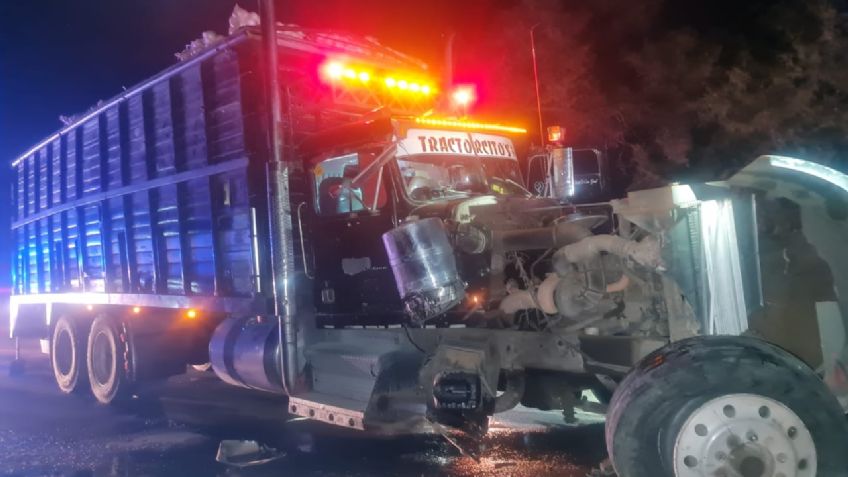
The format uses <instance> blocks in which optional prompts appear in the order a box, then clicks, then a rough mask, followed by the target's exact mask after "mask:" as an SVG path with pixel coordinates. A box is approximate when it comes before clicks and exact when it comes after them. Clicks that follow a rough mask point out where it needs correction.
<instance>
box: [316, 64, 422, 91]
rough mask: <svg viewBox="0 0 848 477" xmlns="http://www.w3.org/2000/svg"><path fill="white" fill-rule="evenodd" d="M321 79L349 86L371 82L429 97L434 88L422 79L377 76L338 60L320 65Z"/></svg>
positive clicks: (386, 75)
mask: <svg viewBox="0 0 848 477" xmlns="http://www.w3.org/2000/svg"><path fill="white" fill-rule="evenodd" d="M321 77H322V78H324V79H325V80H326V81H329V82H330V83H334V84H335V83H339V82H346V83H347V84H348V85H350V86H357V85H358V86H366V85H369V84H370V83H371V81H372V80H375V83H376V82H379V83H382V85H383V87H385V88H386V89H389V90H392V91H398V92H404V93H405V92H410V93H414V94H420V95H423V96H429V95H430V94H432V93H434V92H435V91H436V88H435V87H434V86H433V85H432V84H429V82H428V81H425V80H422V79H413V78H404V77H401V76H400V75H388V74H385V75H378V74H375V73H374V72H373V71H369V70H368V69H366V68H364V67H354V66H350V65H346V64H344V63H343V62H341V61H338V60H330V61H327V62H325V63H324V64H323V65H321Z"/></svg>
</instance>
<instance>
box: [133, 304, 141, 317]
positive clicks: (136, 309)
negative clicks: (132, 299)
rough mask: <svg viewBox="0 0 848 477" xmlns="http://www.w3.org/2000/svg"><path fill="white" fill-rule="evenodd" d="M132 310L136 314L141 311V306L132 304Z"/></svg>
mask: <svg viewBox="0 0 848 477" xmlns="http://www.w3.org/2000/svg"><path fill="white" fill-rule="evenodd" d="M132 310H133V313H135V314H136V315H137V314H139V313H141V307H140V306H134V307H133V309H132Z"/></svg>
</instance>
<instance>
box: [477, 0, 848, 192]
mask: <svg viewBox="0 0 848 477" xmlns="http://www.w3.org/2000/svg"><path fill="white" fill-rule="evenodd" d="M845 23H846V22H845V19H844V18H843V17H842V16H841V15H840V13H839V12H838V11H837V9H836V8H835V7H834V4H833V3H831V2H828V1H826V0H779V1H767V0H751V1H745V2H729V1H722V0H713V1H710V0H693V1H688V2H677V1H674V0H642V1H639V2H620V1H616V0H595V1H593V2H583V1H577V0H574V1H562V0H561V1H555V0H521V1H517V2H514V3H510V4H509V5H508V6H506V7H505V8H504V9H502V10H501V13H500V14H499V15H498V16H497V18H496V19H495V21H494V22H493V23H492V25H491V28H489V29H488V32H489V33H488V35H487V37H485V38H478V39H475V40H476V41H472V42H471V43H474V44H477V45H478V48H476V49H474V50H473V51H469V53H470V54H469V55H468V56H467V58H464V59H463V60H462V61H463V64H464V66H465V68H466V70H473V71H478V72H479V77H480V78H490V79H489V80H487V81H485V82H484V85H483V86H482V88H483V89H484V92H485V93H486V96H487V97H489V98H491V99H492V101H488V103H489V104H500V105H502V106H504V107H505V108H504V109H505V110H508V111H510V112H513V113H517V114H519V115H521V116H523V117H524V118H525V120H526V121H527V123H528V124H535V123H536V120H535V111H536V103H535V101H536V100H535V95H534V89H533V70H532V62H531V56H530V44H529V43H530V29H531V27H533V26H534V25H537V26H536V27H535V33H536V50H537V58H538V66H539V77H540V83H541V98H542V99H541V102H542V111H543V117H544V122H545V123H547V124H562V125H564V126H566V128H567V130H568V137H569V140H570V142H571V143H572V144H575V145H592V146H606V147H607V149H608V151H610V155H611V156H612V160H613V163H614V165H615V166H616V167H617V168H618V172H619V176H620V177H625V178H627V180H626V181H625V182H631V184H630V185H631V186H634V187H636V186H648V185H653V184H657V183H662V182H665V181H668V180H678V179H686V178H691V177H697V178H701V179H706V178H717V177H721V176H723V175H727V174H728V173H730V172H732V171H733V170H735V169H736V168H738V167H741V166H742V165H744V164H745V163H746V162H748V161H749V160H751V159H753V158H754V157H755V156H757V155H759V154H767V153H780V154H787V155H797V156H802V157H808V158H810V159H814V160H818V161H822V162H826V163H827V162H829V163H839V162H840V161H845V153H846V150H847V149H848V139H846V138H848V134H846V133H847V132H848V131H846V130H848V121H846V120H848V117H846V115H848V61H846V60H848V58H846V55H848V35H847V34H846V28H845V26H846V25H845ZM481 59H485V61H483V60H481ZM498 112H499V113H500V114H503V113H504V111H498ZM537 141H538V140H537ZM843 165H844V162H843Z"/></svg>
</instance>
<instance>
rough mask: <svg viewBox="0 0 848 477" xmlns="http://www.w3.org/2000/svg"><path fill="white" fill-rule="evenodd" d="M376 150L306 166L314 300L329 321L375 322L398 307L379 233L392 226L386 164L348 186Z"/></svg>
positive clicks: (392, 209) (391, 209)
mask: <svg viewBox="0 0 848 477" xmlns="http://www.w3.org/2000/svg"><path fill="white" fill-rule="evenodd" d="M379 153H380V150H379V149H372V150H364V151H359V152H356V153H351V154H345V155H340V156H334V157H329V158H326V159H323V160H320V161H318V162H316V163H315V165H314V167H313V168H312V170H311V174H312V178H313V185H314V188H313V190H314V197H313V210H314V212H315V214H314V220H313V223H312V231H313V237H314V240H313V247H314V248H313V256H314V257H315V285H316V290H315V303H316V304H317V308H318V312H319V315H320V316H321V317H323V318H319V321H325V322H326V321H329V322H330V323H324V324H328V325H346V324H369V323H373V324H378V323H381V322H382V320H384V319H385V318H386V316H385V315H388V314H392V313H394V312H396V311H397V310H399V309H400V298H399V297H398V293H397V290H396V288H395V283H394V278H393V276H392V272H391V268H390V267H389V263H388V257H387V255H386V251H385V249H384V248H383V241H382V235H383V233H385V232H386V231H388V230H390V229H391V228H392V227H393V219H392V217H393V215H394V205H393V203H392V201H391V200H389V197H390V194H389V193H388V192H389V188H390V183H391V181H390V178H389V168H388V166H384V167H383V170H382V171H380V172H378V173H377V174H374V175H372V176H371V177H370V178H369V179H368V180H367V181H366V182H365V183H364V184H363V186H362V187H360V188H352V187H350V185H349V182H350V180H352V179H353V178H354V177H356V175H357V174H358V173H359V172H360V171H361V170H363V169H364V168H365V167H366V166H367V165H368V164H370V163H371V162H373V160H374V159H376V157H377V156H378V155H379Z"/></svg>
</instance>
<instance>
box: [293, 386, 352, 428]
mask: <svg viewBox="0 0 848 477" xmlns="http://www.w3.org/2000/svg"><path fill="white" fill-rule="evenodd" d="M366 407H368V402H367V401H364V402H363V401H358V400H355V399H348V398H343V397H340V396H334V395H328V394H323V393H320V392H315V391H312V392H308V393H303V394H300V395H298V396H296V397H295V396H293V397H290V398H289V413H291V414H294V415H296V416H301V417H307V418H309V419H315V420H318V421H322V422H326V423H328V424H333V425H335V426H341V427H347V428H348V429H358V430H360V431H362V430H365V425H364V420H365V409H366Z"/></svg>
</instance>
